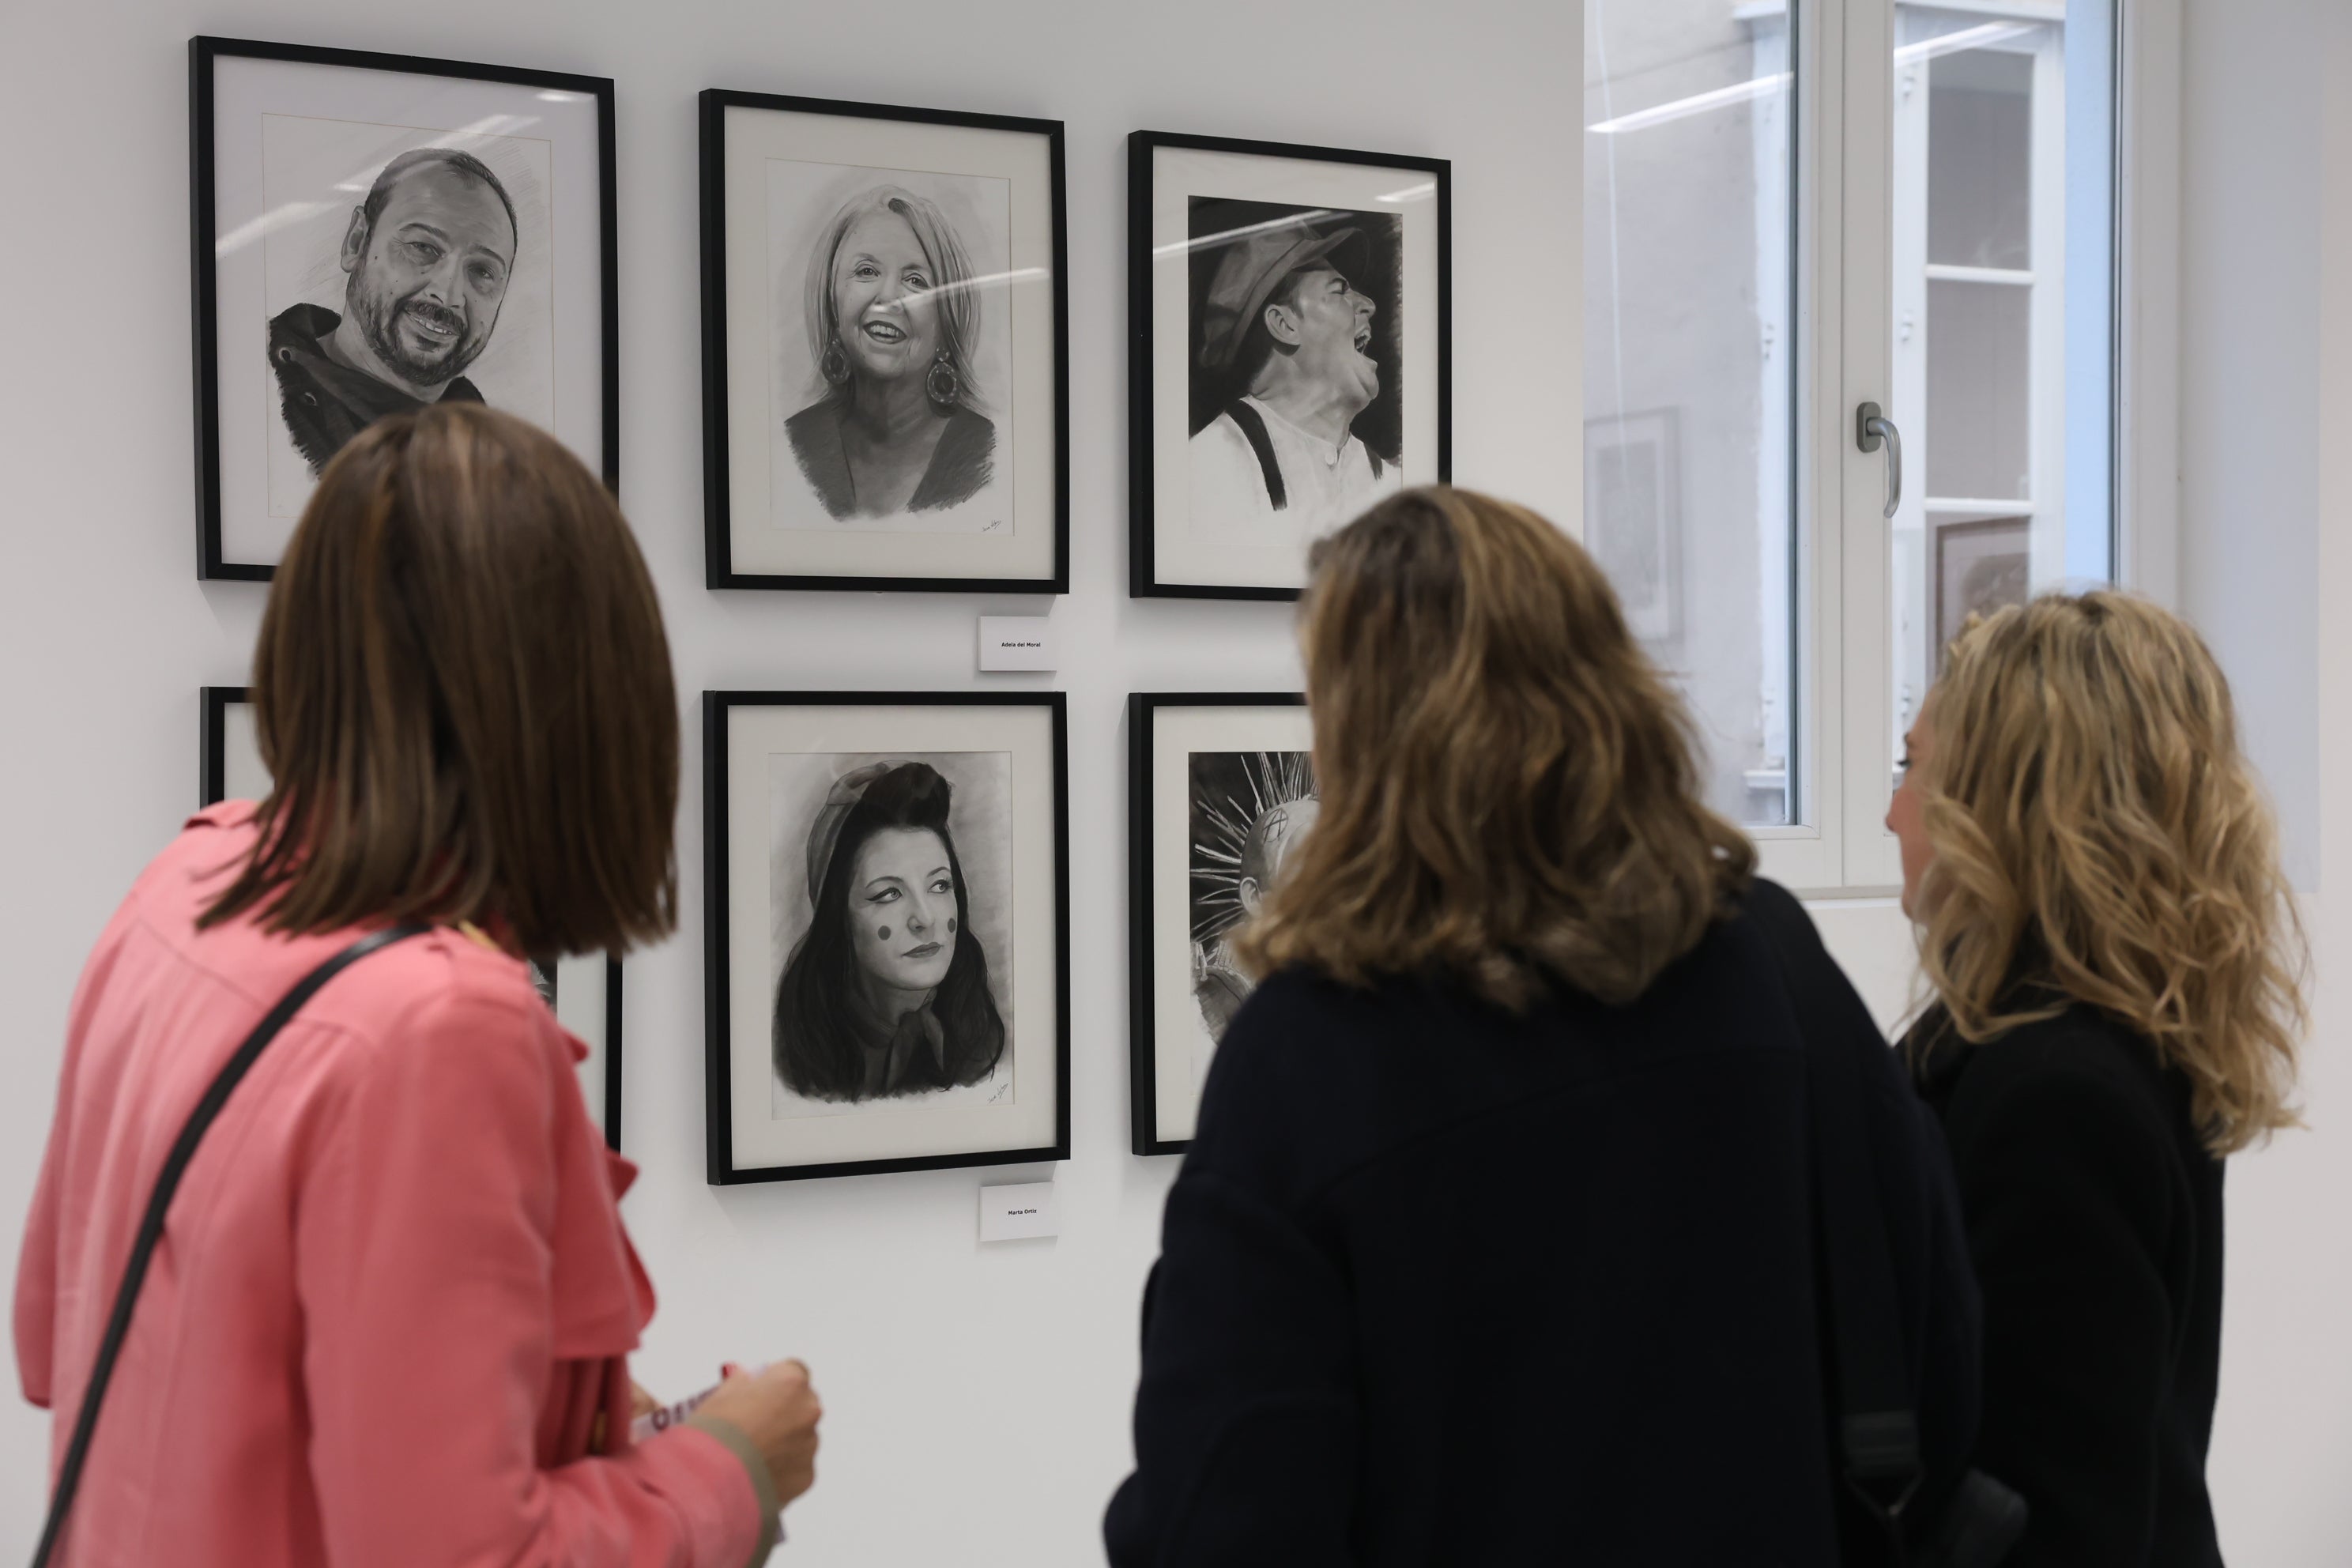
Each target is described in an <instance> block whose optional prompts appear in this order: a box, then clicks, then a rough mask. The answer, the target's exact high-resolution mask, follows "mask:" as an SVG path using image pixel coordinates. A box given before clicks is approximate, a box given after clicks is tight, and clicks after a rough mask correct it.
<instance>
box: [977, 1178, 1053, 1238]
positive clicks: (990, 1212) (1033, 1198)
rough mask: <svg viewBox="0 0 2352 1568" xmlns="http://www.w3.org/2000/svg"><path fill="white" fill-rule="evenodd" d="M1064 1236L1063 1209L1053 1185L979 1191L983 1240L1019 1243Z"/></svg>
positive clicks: (1018, 1186)
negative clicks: (1025, 1240) (1038, 1238)
mask: <svg viewBox="0 0 2352 1568" xmlns="http://www.w3.org/2000/svg"><path fill="white" fill-rule="evenodd" d="M1061 1234H1062V1211H1061V1206H1060V1205H1058V1204H1057V1203H1055V1198H1054V1184H1053V1183H1051V1182H1021V1183H1017V1184H1013V1185H1012V1186H1005V1187H982V1188H981V1189H980V1239H981V1240H982V1241H1020V1240H1023V1239H1024V1238H1026V1237H1033V1236H1059V1235H1061Z"/></svg>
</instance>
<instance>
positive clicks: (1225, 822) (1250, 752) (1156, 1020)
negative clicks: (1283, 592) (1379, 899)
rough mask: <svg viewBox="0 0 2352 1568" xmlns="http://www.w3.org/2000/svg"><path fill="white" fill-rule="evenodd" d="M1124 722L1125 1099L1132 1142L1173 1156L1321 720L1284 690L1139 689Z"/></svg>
mask: <svg viewBox="0 0 2352 1568" xmlns="http://www.w3.org/2000/svg"><path fill="white" fill-rule="evenodd" d="M1127 723H1128V746H1129V761H1128V795H1129V805H1128V810H1129V826H1128V854H1129V869H1128V888H1129V898H1130V899H1131V900H1132V908H1131V909H1130V910H1129V928H1128V930H1129V979H1128V1001H1129V1009H1130V1013H1131V1016H1130V1021H1129V1032H1128V1053H1129V1062H1128V1089H1129V1110H1130V1113H1131V1121H1132V1131H1133V1148H1134V1150H1135V1152H1137V1153H1139V1154H1167V1153H1174V1152H1178V1151H1181V1150H1182V1149H1184V1148H1186V1147H1188V1146H1189V1145H1190V1144H1191V1142H1192V1124H1193V1120H1194V1118H1195V1116H1196V1115H1197V1114H1198V1112H1199V1110H1200V1103H1201V1086H1202V1082H1203V1081H1204V1080H1205V1079H1207V1077H1208V1073H1209V1062H1210V1059H1211V1058H1213V1056H1214V1055H1215V1054H1216V1048H1217V1043H1218V1041H1219V1040H1221V1039H1223V1037H1224V1032H1225V1026H1226V1025H1227V1024H1229V1023H1231V1022H1232V1021H1233V1016H1234V1013H1235V1012H1237V1011H1238V1010H1239V1009H1240V1007H1241V1005H1242V1004H1243V1002H1244V1001H1246V1000H1247V999H1248V997H1249V994H1250V991H1251V990H1252V988H1253V985H1252V982H1251V981H1250V980H1249V978H1248V977H1247V976H1245V975H1244V974H1243V973H1242V972H1241V970H1240V968H1239V966H1238V965H1237V964H1236V963H1234V956H1233V952H1232V950H1231V945H1230V944H1231V939H1232V937H1233V934H1234V930H1235V929H1236V928H1237V927H1239V926H1240V925H1241V923H1242V922H1243V921H1245V920H1247V919H1248V918H1249V917H1250V916H1251V915H1252V914H1254V913H1255V912H1256V910H1257V908H1258V905H1259V903H1260V901H1261V900H1263V899H1264V898H1265V892H1266V889H1268V888H1270V887H1271V886H1272V885H1273V883H1274V880H1275V879H1276V876H1278V875H1279V874H1280V872H1281V870H1282V867H1283V864H1284V862H1285V861H1286V860H1287V859H1288V858H1289V857H1290V854H1291V852H1292V851H1293V850H1294V849H1296V848H1297V846H1298V843H1299V841H1300V840H1301V839H1303V838H1304V837H1306V835H1307V830H1308V829H1309V828H1311V827H1313V826H1315V816H1316V811H1317V799H1318V797H1317V794H1316V788H1315V765H1314V762H1313V760H1312V755H1311V753H1312V751H1313V744H1314V731H1313V729H1312V726H1311V725H1310V723H1309V721H1308V720H1307V708H1306V705H1305V703H1304V700H1302V699H1301V698H1299V697H1298V696H1297V694H1296V693H1284V692H1244V693H1235V692H1219V693H1173V692H1137V693H1135V694H1134V695H1132V696H1130V697H1129V699H1128V700H1127Z"/></svg>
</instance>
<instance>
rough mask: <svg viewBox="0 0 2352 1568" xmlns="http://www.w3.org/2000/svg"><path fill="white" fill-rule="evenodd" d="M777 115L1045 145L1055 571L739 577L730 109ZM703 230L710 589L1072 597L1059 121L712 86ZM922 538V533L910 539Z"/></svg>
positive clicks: (703, 164)
mask: <svg viewBox="0 0 2352 1568" xmlns="http://www.w3.org/2000/svg"><path fill="white" fill-rule="evenodd" d="M730 109H754V110H779V111H782V112H786V113H796V114H824V115H837V116H841V117H844V118H848V119H861V120H883V121H911V122H914V123H919V124H925V125H944V126H953V127H961V128H965V129H971V130H981V131H1010V132H1019V133H1024V134H1031V135H1036V136H1041V137H1043V138H1045V142H1046V147H1047V156H1048V163H1049V165H1050V169H1051V184H1052V190H1051V192H1050V200H1051V203H1052V218H1051V223H1052V255H1053V259H1052V268H1053V274H1054V275H1053V279H1052V280H1051V282H1052V289H1053V324H1054V377H1053V382H1054V385H1053V395H1054V412H1053V428H1054V565H1053V570H1052V572H1051V573H1049V574H1046V575H1045V576H1042V577H915V576H893V575H889V574H867V575H856V576H852V575H837V574H802V573H761V572H744V571H738V570H737V569H736V567H735V559H734V532H733V504H732V497H731V493H730V491H731V469H730V436H729V428H728V402H729V399H728V392H727V375H728V363H729V353H728V329H727V189H726V175H727V110H730ZM698 116H699V125H700V193H701V227H702V482H703V567H704V585H705V586H707V587H710V588H761V589H779V590H788V591H814V592H839V593H851V592H856V593H873V592H900V593H935V594H959V593H960V594H972V593H981V594H1066V593H1068V592H1069V591H1070V290H1069V231H1068V217H1067V213H1068V197H1067V186H1068V177H1067V172H1066V153H1065V145H1064V141H1065V139H1064V131H1063V123H1062V121H1058V120H1038V119H1030V118H1024V117H1020V116H1014V115H1004V114H979V113H967V112H964V111H961V110H944V109H916V108H908V107H907V106H904V105H897V104H878V103H852V102H847V101H844V100H837V99H824V98H805V97H799V96H794V95H791V94H783V93H766V92H739V91H735V90H733V89H726V88H706V89H704V90H703V92H702V94H701V97H700V100H699V110H698ZM907 537H908V538H912V539H919V538H920V537H921V536H920V535H908V536H907Z"/></svg>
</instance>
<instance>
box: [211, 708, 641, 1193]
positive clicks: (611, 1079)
mask: <svg viewBox="0 0 2352 1568" xmlns="http://www.w3.org/2000/svg"><path fill="white" fill-rule="evenodd" d="M197 699H198V702H199V705H200V707H201V709H202V711H203V721H202V723H201V725H200V727H199V731H198V740H197V745H196V804H197V805H198V806H199V807H200V808H201V807H204V806H210V805H219V804H220V803H221V802H222V801H224V800H226V799H227V798H228V710H229V708H230V706H231V705H232V704H234V703H239V702H250V701H252V700H253V696H252V691H251V689H250V688H247V687H243V686H205V687H200V688H198V689H197ZM604 1142H605V1145H606V1146H607V1147H608V1148H610V1149H611V1150H612V1151H613V1152H614V1153H616V1154H617V1153H619V1152H620V1150H621V961H620V960H619V959H617V958H614V957H611V956H609V955H608V956H607V957H606V958H605V960H604Z"/></svg>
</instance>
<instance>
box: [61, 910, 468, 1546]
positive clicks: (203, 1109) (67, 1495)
mask: <svg viewBox="0 0 2352 1568" xmlns="http://www.w3.org/2000/svg"><path fill="white" fill-rule="evenodd" d="M428 929H430V928H428V927H425V926H421V925H396V926H387V927H386V928H385V929H383V931H371V932H370V933H368V934H367V935H366V936H363V937H362V938H360V939H359V941H357V942H353V943H352V944H351V946H349V947H347V948H345V949H343V950H342V952H339V953H337V954H335V955H334V956H333V957H332V958H330V959H329V960H327V961H326V962H325V963H321V964H320V965H319V967H318V968H316V969H314V970H312V971H310V973H308V974H306V975H304V976H303V977H302V978H301V979H300V980H299V981H298V982H297V983H296V984H295V986H294V989H292V990H291V991H289V992H288V993H286V994H285V995H284V996H283V997H281V998H279V1000H278V1005H277V1006H275V1007H272V1008H271V1009H270V1010H269V1013H268V1016H266V1017H264V1018H263V1019H262V1020H261V1022H260V1023H258V1024H257V1025H255V1026H254V1029H253V1033H251V1034H250V1035H247V1037H245V1044H243V1045H241V1046H239V1047H237V1048H236V1055H235V1056H233V1057H231V1058H229V1059H228V1061H227V1063H226V1065H225V1066H224V1067H223V1068H221V1069H220V1073H219V1075H218V1076H217V1077H215V1079H213V1081H212V1087H211V1088H209V1089H205V1095H204V1098H203V1099H202V1100H198V1101H196V1108H195V1109H194V1110H192V1111H190V1112H189V1113H188V1120H187V1122H186V1124H185V1125H184V1126H183V1127H181V1129H180V1136H179V1138H178V1139H177V1140H176V1141H174V1142H173V1144H172V1152H170V1153H169V1154H168V1155H166V1156H165V1157H164V1160H163V1172H162V1173H160V1174H159V1175H157V1176H156V1178H155V1191H154V1193H153V1194H152V1195H151V1196H150V1197H149V1198H148V1200H147V1212H146V1213H145V1214H144V1215H142V1216H141V1218H140V1221H139V1233H138V1235H137V1237H135V1238H134V1239H133V1240H132V1241H131V1259H130V1261H129V1262H128V1263H126V1264H125V1265H124V1266H123V1270H122V1284H121V1287H120V1288H119V1289H116V1291H115V1293H114V1310H113V1311H112V1312H111V1313H110V1314H109V1315H108V1318H107V1321H106V1337H105V1338H104V1339H102V1340H100V1342H99V1346H98V1360H97V1361H96V1362H94V1363H91V1366H90V1372H89V1387H88V1388H86V1389H84V1390H83V1392H82V1396H81V1410H80V1412H79V1414H78V1415H76V1416H75V1417H74V1430H73V1440H72V1441H71V1442H70V1443H68V1444H67V1445H66V1457H65V1463H64V1464H63V1465H61V1466H60V1467H58V1487H57V1490H56V1492H55V1493H54V1494H52V1495H51V1497H50V1499H49V1517H48V1522H47V1523H46V1524H44V1525H43V1526H42V1527H41V1544H40V1546H39V1548H38V1549H37V1550H36V1551H35V1552H34V1553H33V1568H47V1563H48V1561H49V1554H50V1553H51V1552H55V1551H56V1550H57V1545H58V1535H59V1533H60V1532H61V1531H63V1530H64V1529H65V1522H66V1515H67V1514H68V1513H69V1512H71V1511H72V1509H73V1502H74V1494H75V1492H77V1491H78V1490H79V1489H80V1487H81V1472H82V1465H83V1462H84V1461H85V1460H87V1459H88V1458H89V1440H90V1436H91V1435H92V1434H93V1433H94V1432H96V1431H97V1429H98V1412H99V1407H100V1405H101V1404H102V1403H103V1402H104V1400H105V1398H106V1387H107V1384H109V1383H110V1382H112V1381H113V1378H114V1363H115V1360H116V1358H117V1357H119V1356H120V1355H121V1353H122V1342H123V1340H124V1339H125V1338H127V1337H128V1336H129V1334H130V1332H131V1310H132V1309H133V1308H135V1307H136V1306H138V1304H139V1288H140V1286H142V1285H143V1284H145V1283H146V1280H147V1266H148V1264H149V1263H151V1262H152V1261H153V1259H154V1257H155V1244H156V1243H157V1242H159V1241H161V1240H163V1216H164V1215H165V1213H166V1212H167V1211H168V1210H169V1209H170V1208H171V1206H172V1198H173V1194H176V1193H177V1192H178V1191H179V1190H180V1178H181V1177H182V1176H184V1175H185V1174H186V1173H187V1170H188V1162H189V1161H190V1160H192V1159H194V1157H195V1152H196V1145H197V1144H198V1143H200V1142H203V1141H204V1136H205V1131H207V1130H209V1129H210V1128H211V1126H212V1124H213V1122H214V1121H215V1120H216V1119H218V1117H219V1116H220V1113H221V1107H223V1106H224V1105H226V1104H227V1103H228V1097H229V1096H230V1095H231V1094H233V1093H235V1092H236V1086H237V1085H238V1084H239V1083H241V1082H243V1081H244V1080H245V1075H246V1074H247V1072H249V1071H251V1070H252V1068H253V1064H254V1062H255V1061H256V1060H257V1059H258V1058H260V1056H261V1053H262V1051H263V1049H264V1048H265V1047H268V1044H269V1042H270V1041H271V1040H273V1039H275V1038H276V1037H277V1036H278V1031H279V1030H280V1029H283V1028H284V1027H285V1026H287V1024H288V1022H289V1021H290V1020H291V1019H292V1018H293V1016H294V1015H295V1014H297V1013H299V1012H300V1011H301V1010H302V1005H303V1004H304V1003H306V1002H308V1001H310V998H311V997H313V996H315V995H317V994H318V993H319V988H320V986H322V985H324V984H326V983H327V982H328V981H330V980H332V979H333V978H334V977H335V976H336V975H338V974H341V973H342V972H343V971H344V970H346V969H349V968H350V967H351V966H352V964H354V963H358V962H359V961H360V960H361V959H362V958H365V957H366V956H367V955H368V954H370V953H372V952H379V951H381V950H382V949H383V948H387V947H390V946H391V945H392V944H393V943H394V942H405V941H407V940H408V939H409V938H410V937H412V936H421V935H423V934H424V933H425V931H427V930H428Z"/></svg>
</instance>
